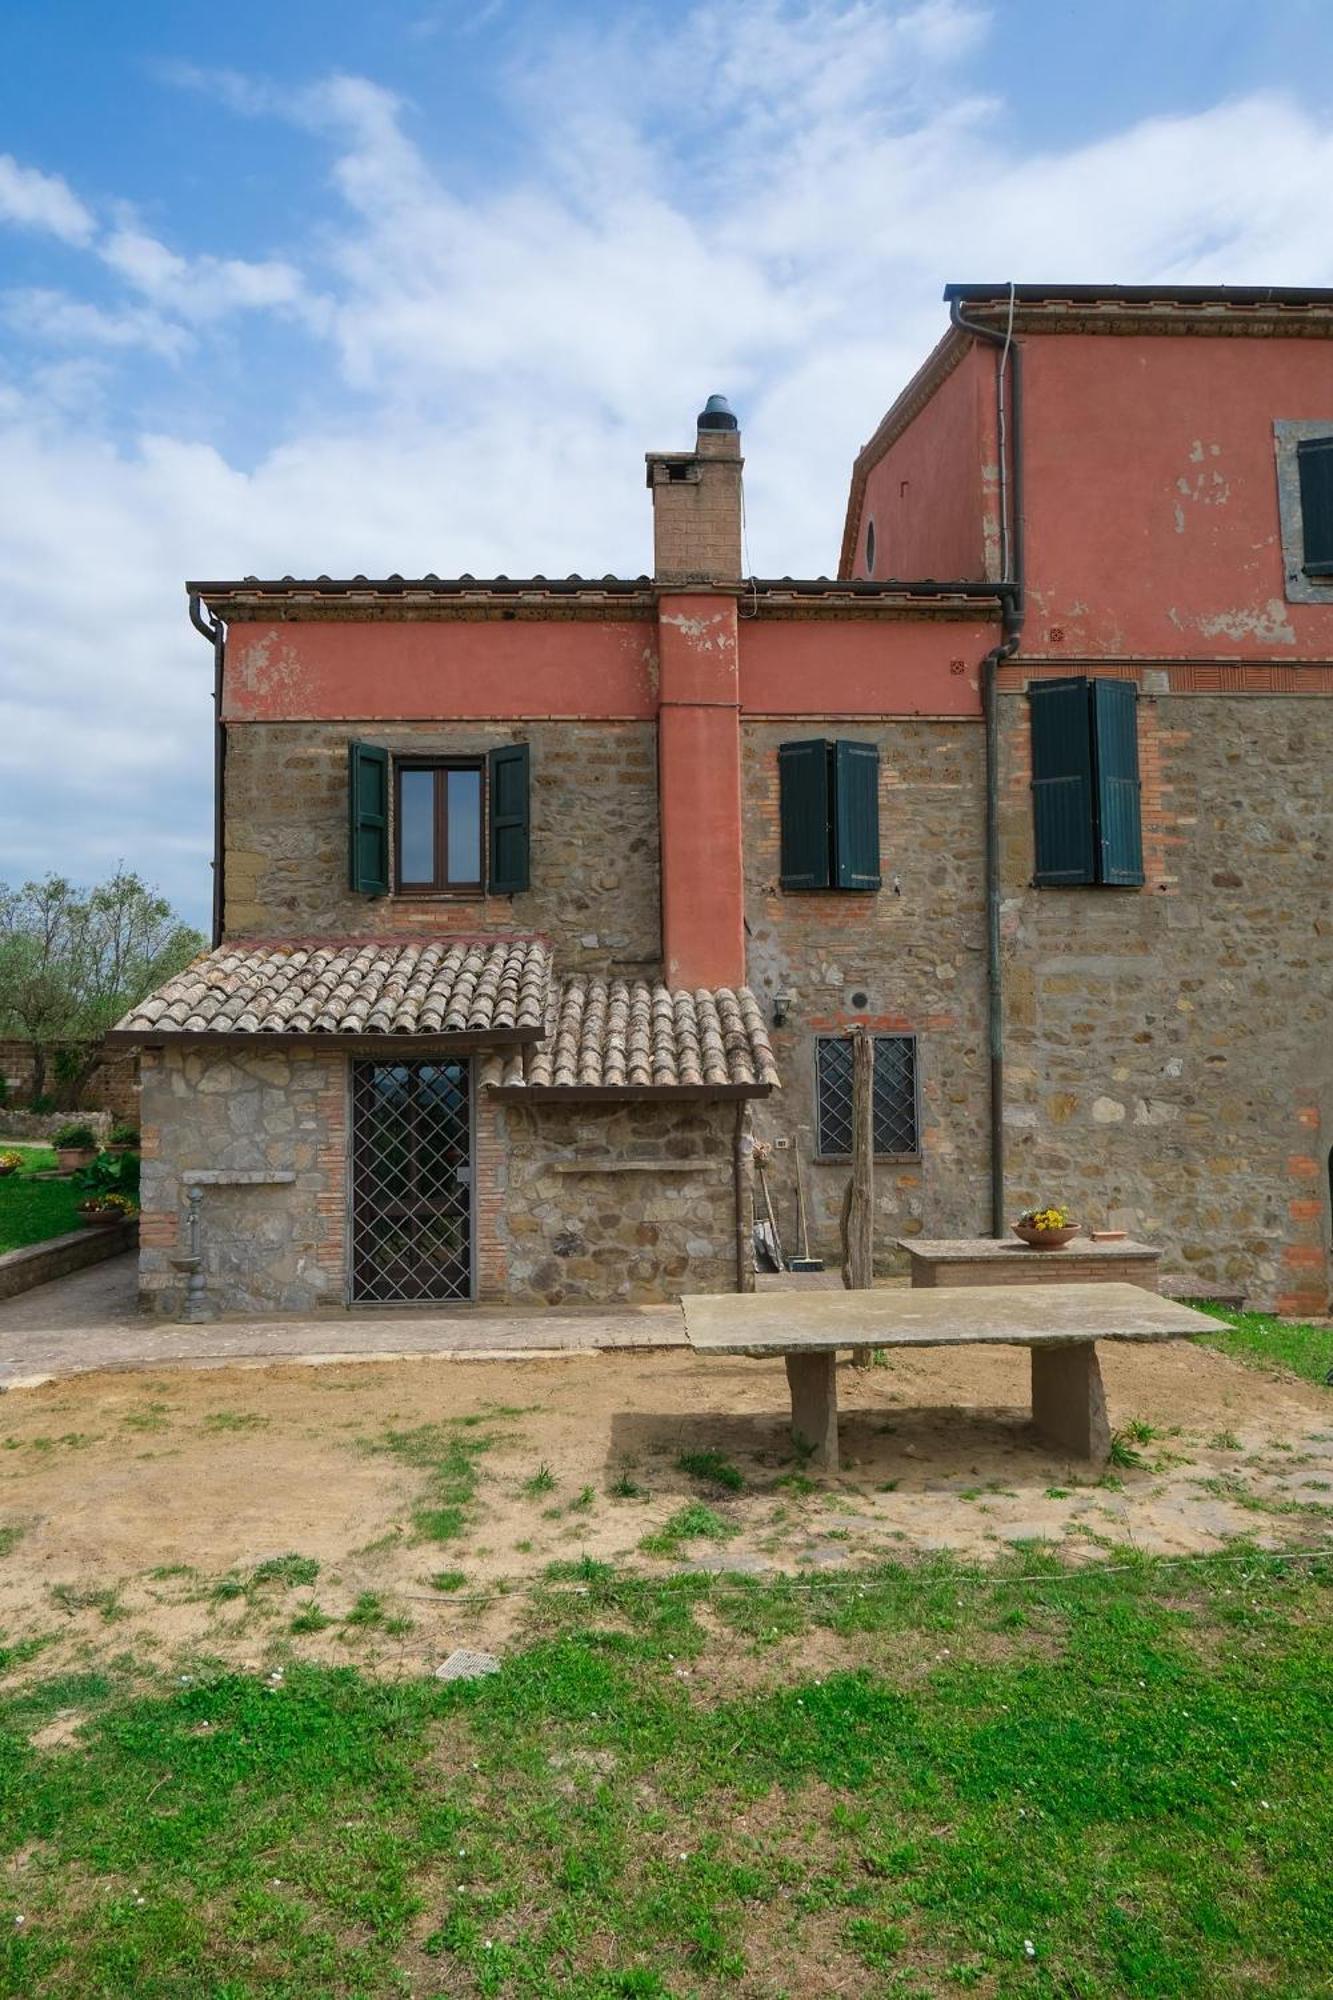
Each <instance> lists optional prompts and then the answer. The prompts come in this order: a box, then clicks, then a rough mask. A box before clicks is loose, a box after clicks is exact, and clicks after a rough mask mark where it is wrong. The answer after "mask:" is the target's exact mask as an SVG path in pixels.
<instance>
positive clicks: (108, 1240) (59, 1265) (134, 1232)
mask: <svg viewBox="0 0 1333 2000" xmlns="http://www.w3.org/2000/svg"><path fill="white" fill-rule="evenodd" d="M138 1235H139V1228H138V1224H137V1223H136V1222H134V1221H129V1222H121V1223H117V1224H114V1225H113V1224H110V1223H107V1224H104V1225H99V1226H98V1227H97V1228H87V1229H74V1230H71V1231H70V1233H69V1234H68V1235H67V1236H52V1237H50V1238H49V1239H48V1240H47V1241H46V1242H45V1243H27V1244H25V1245H24V1247H23V1248H22V1249H21V1250H6V1251H5V1253H4V1255H3V1256H0V1299H12V1298H16V1297H17V1295H18V1294H19V1293H20V1292H30V1291H31V1290H32V1288H33V1286H34V1285H47V1284H49V1283H50V1282H51V1280H52V1278H67V1277H68V1276H69V1275H70V1273H71V1271H82V1270H85V1269H86V1268H87V1266H88V1265H89V1264H102V1263H105V1261H106V1259H107V1258H108V1257H119V1256H120V1255H121V1254H122V1252H123V1251H126V1250H132V1249H133V1248H134V1246H135V1243H136V1242H137V1241H138Z"/></svg>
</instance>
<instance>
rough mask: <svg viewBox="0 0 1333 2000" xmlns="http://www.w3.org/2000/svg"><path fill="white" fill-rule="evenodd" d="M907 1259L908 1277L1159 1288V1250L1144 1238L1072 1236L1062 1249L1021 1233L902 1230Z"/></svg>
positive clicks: (934, 1281) (924, 1281) (927, 1282)
mask: <svg viewBox="0 0 1333 2000" xmlns="http://www.w3.org/2000/svg"><path fill="white" fill-rule="evenodd" d="M898 1248H899V1249H900V1250H905V1251H906V1252H907V1254H908V1257H909V1258H910V1259H911V1269H912V1283H913V1285H914V1286H918V1287H929V1286H933V1285H1097V1284H1101V1285H1141V1286H1142V1287H1143V1289H1144V1291H1145V1292H1155V1291H1156V1290H1157V1289H1158V1284H1157V1267H1158V1265H1159V1263H1160V1262H1161V1257H1162V1253H1161V1251H1160V1250H1157V1249H1154V1247H1153V1246H1152V1245H1151V1244H1148V1243H1131V1242H1130V1241H1129V1240H1128V1238H1122V1239H1121V1240H1120V1241H1119V1242H1118V1243H1094V1242H1093V1240H1092V1238H1091V1237H1090V1236H1076V1237H1075V1238H1074V1240H1073V1242H1072V1243H1067V1244H1066V1245H1065V1247H1064V1249H1063V1250H1033V1249H1032V1248H1031V1247H1030V1246H1029V1245H1028V1244H1026V1243H1024V1242H1023V1241H1022V1239H1021V1238H1020V1237H1017V1236H1013V1237H1009V1238H1006V1239H1003V1240H997V1239H996V1238H995V1237H993V1236H957V1237H940V1238H938V1239H936V1240H934V1241H927V1240H926V1239H925V1238H923V1237H916V1236H900V1237H899V1239H898Z"/></svg>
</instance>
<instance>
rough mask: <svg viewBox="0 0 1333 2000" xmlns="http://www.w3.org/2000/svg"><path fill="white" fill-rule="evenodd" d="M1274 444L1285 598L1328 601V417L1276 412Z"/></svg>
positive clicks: (1331, 453)
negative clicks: (1289, 414)
mask: <svg viewBox="0 0 1333 2000" xmlns="http://www.w3.org/2000/svg"><path fill="white" fill-rule="evenodd" d="M1273 448H1274V452H1275V455H1276V458H1277V503H1278V520H1279V525H1280V527H1281V531H1282V581H1283V588H1284V591H1285V594H1286V599H1287V602H1288V604H1323V605H1333V418H1329V417H1292V418H1287V417H1279V418H1278V419H1277V421H1276V422H1275V423H1274V425H1273Z"/></svg>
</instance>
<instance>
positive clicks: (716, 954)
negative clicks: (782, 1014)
mask: <svg viewBox="0 0 1333 2000" xmlns="http://www.w3.org/2000/svg"><path fill="white" fill-rule="evenodd" d="M742 462H743V461H742V459H741V439H740V432H739V430H738V429H737V426H736V419H735V417H734V416H733V415H732V414H731V411H730V410H729V409H728V407H727V403H726V399H725V397H722V396H710V397H709V398H708V402H707V404H706V405H705V407H704V409H703V412H702V413H701V415H700V417H699V429H698V437H697V439H696V442H695V448H694V450H693V451H680V452H649V453H648V484H649V486H650V488H651V489H652V495H653V545H654V563H653V566H654V570H655V572H656V582H657V657H658V715H657V767H658V788H659V804H660V810H661V848H662V961H663V964H662V970H663V977H664V978H665V980H666V982H667V984H668V985H669V986H671V987H681V986H684V987H699V986H733V987H734V986H740V985H743V984H744V982H745V890H744V881H743V877H742V865H741V735H740V662H739V642H740V632H739V628H738V623H737V617H736V600H737V595H738V592H739V587H740V582H741V465H742Z"/></svg>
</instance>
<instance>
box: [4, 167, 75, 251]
mask: <svg viewBox="0 0 1333 2000" xmlns="http://www.w3.org/2000/svg"><path fill="white" fill-rule="evenodd" d="M0 222H8V223H13V224H15V225H16V226H17V227H19V228H21V229H36V230H41V231H43V232H45V233H46V234H47V235H50V236H58V237H59V238H60V239H61V241H62V242H65V243H86V242H87V241H88V239H89V237H90V236H91V235H92V233H93V227H94V224H93V218H92V215H91V213H90V212H89V210H88V209H86V208H85V207H84V205H83V203H82V202H81V201H80V200H79V198H78V196H77V195H76V194H75V193H73V191H72V190H71V189H70V187H69V186H68V184H67V183H66V182H65V181H63V180H61V178H60V176H59V174H44V173H42V172H40V171H39V169H38V168H36V167H24V166H20V165H19V162H18V161H17V160H16V159H14V157H13V156H12V154H9V153H0Z"/></svg>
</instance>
